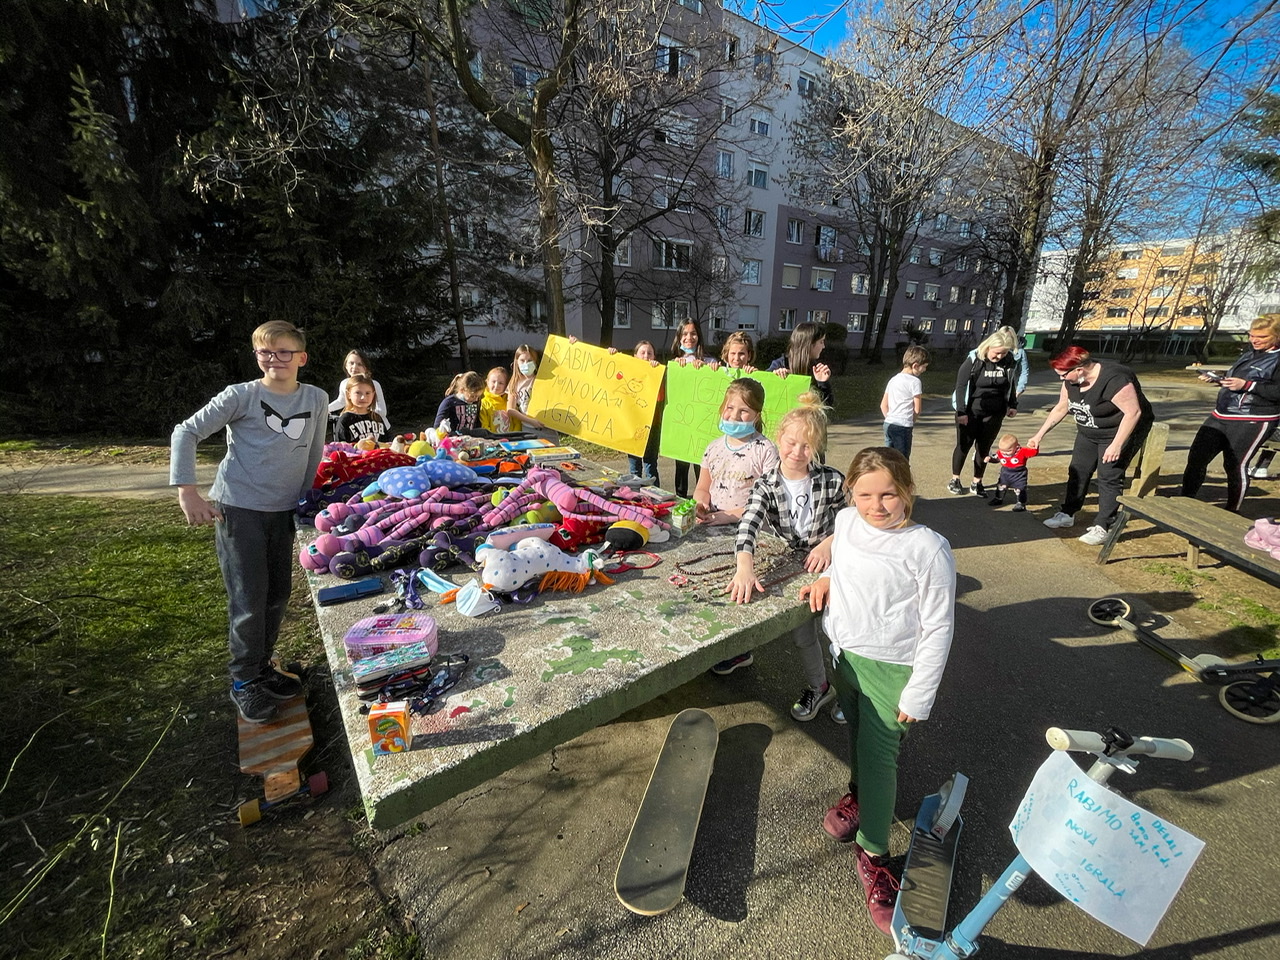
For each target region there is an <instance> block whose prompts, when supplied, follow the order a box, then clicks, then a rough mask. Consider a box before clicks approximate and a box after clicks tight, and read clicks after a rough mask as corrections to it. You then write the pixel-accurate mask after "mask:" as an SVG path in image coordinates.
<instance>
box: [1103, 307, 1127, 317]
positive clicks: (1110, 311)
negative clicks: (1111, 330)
mask: <svg viewBox="0 0 1280 960" xmlns="http://www.w3.org/2000/svg"><path fill="white" fill-rule="evenodd" d="M1128 315H1129V311H1128V310H1126V309H1125V308H1124V307H1107V317H1108V318H1110V319H1112V320H1114V319H1115V318H1116V317H1127V316H1128Z"/></svg>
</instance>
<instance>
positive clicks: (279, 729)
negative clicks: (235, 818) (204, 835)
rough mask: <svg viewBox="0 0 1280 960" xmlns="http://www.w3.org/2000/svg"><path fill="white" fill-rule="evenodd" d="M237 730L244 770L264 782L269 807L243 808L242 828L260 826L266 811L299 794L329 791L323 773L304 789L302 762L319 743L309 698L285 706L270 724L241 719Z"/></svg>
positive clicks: (254, 802) (248, 805)
mask: <svg viewBox="0 0 1280 960" xmlns="http://www.w3.org/2000/svg"><path fill="white" fill-rule="evenodd" d="M236 729H237V731H238V733H239V736H240V770H241V772H242V773H253V774H258V775H259V776H261V777H262V778H263V781H264V785H263V794H264V796H265V798H266V803H261V802H259V801H258V800H257V799H254V800H250V801H248V802H247V803H245V804H242V805H241V807H240V823H241V825H243V826H248V825H249V824H250V823H254V822H256V821H257V820H258V819H260V817H261V815H262V810H264V809H267V808H269V807H273V806H275V805H276V804H278V803H282V802H283V801H285V800H287V799H289V798H290V797H292V796H294V795H295V794H298V793H301V792H310V793H313V794H317V793H323V792H324V791H325V790H327V789H328V778H327V777H326V776H325V775H324V774H323V773H318V774H316V775H315V776H312V777H310V778H309V779H308V781H307V784H306V786H304V785H303V782H302V772H301V771H300V770H299V769H298V761H299V760H301V759H302V758H303V756H304V755H305V754H306V752H307V751H308V750H310V749H311V746H312V744H314V743H315V737H314V736H313V734H312V732H311V718H310V716H309V715H308V713H307V698H306V697H305V696H297V697H294V698H293V699H292V700H285V701H283V702H281V703H280V705H279V707H278V708H277V713H276V718H275V719H274V720H272V721H270V722H268V723H249V722H248V721H247V720H245V719H244V718H243V717H239V716H237V717H236Z"/></svg>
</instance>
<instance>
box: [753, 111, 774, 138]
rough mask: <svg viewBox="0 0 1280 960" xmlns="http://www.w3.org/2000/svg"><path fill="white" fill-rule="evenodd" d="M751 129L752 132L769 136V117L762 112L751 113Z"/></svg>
mask: <svg viewBox="0 0 1280 960" xmlns="http://www.w3.org/2000/svg"><path fill="white" fill-rule="evenodd" d="M750 129H751V132H752V133H755V134H759V135H760V136H762V137H767V136H768V135H769V118H768V117H766V116H765V115H764V114H762V113H753V114H752V115H751V124H750Z"/></svg>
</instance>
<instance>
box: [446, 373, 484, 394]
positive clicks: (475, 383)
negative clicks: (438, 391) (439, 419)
mask: <svg viewBox="0 0 1280 960" xmlns="http://www.w3.org/2000/svg"><path fill="white" fill-rule="evenodd" d="M462 393H467V394H470V395H472V396H475V395H476V394H482V393H484V377H482V376H480V374H478V373H476V372H475V371H474V370H468V371H467V372H466V373H460V374H458V375H457V376H456V377H454V378H453V379H452V380H450V381H449V388H448V389H447V390H445V392H444V395H445V396H446V397H452V396H455V395H458V394H462Z"/></svg>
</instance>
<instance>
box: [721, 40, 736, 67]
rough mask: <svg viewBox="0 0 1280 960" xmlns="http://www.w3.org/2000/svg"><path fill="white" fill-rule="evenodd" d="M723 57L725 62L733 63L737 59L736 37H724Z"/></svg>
mask: <svg viewBox="0 0 1280 960" xmlns="http://www.w3.org/2000/svg"><path fill="white" fill-rule="evenodd" d="M724 59H725V62H726V63H733V62H734V61H736V60H737V59H738V38H737V37H733V36H729V37H725V38H724Z"/></svg>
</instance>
